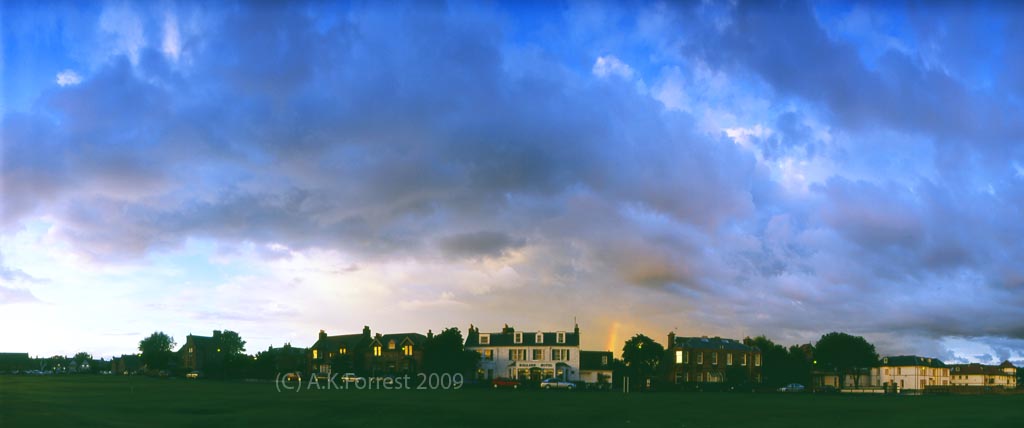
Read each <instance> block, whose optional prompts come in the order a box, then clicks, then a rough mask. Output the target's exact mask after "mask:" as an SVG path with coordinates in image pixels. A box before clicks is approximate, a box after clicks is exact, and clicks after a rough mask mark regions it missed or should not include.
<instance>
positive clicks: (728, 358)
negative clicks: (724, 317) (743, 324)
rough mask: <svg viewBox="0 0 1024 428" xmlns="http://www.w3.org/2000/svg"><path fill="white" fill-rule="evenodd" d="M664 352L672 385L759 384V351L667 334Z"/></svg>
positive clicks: (731, 342) (711, 339)
mask: <svg viewBox="0 0 1024 428" xmlns="http://www.w3.org/2000/svg"><path fill="white" fill-rule="evenodd" d="M666 352H667V353H668V355H667V358H668V363H669V367H668V370H666V374H667V376H668V379H666V381H668V382H669V383H672V384H676V385H688V384H689V385H700V384H707V383H712V384H714V383H727V382H731V383H740V382H748V381H749V382H754V383H760V382H761V350H760V349H758V348H757V347H753V346H747V345H744V344H743V343H742V342H740V341H738V340H735V339H723V338H721V337H707V336H702V337H676V335H675V334H674V333H669V334H668V346H667V347H666Z"/></svg>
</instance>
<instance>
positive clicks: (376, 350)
mask: <svg viewBox="0 0 1024 428" xmlns="http://www.w3.org/2000/svg"><path fill="white" fill-rule="evenodd" d="M373 356H374V357H379V356H380V345H373Z"/></svg>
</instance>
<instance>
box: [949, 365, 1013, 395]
mask: <svg viewBox="0 0 1024 428" xmlns="http://www.w3.org/2000/svg"><path fill="white" fill-rule="evenodd" d="M949 377H950V379H949V383H950V384H951V385H956V386H980V387H989V388H1005V389H1012V388H1016V387H1017V367H1014V365H1013V364H1011V363H1010V362H1009V361H1003V363H1002V364H1000V365H998V366H987V365H983V364H978V363H972V364H953V365H952V366H950V368H949Z"/></svg>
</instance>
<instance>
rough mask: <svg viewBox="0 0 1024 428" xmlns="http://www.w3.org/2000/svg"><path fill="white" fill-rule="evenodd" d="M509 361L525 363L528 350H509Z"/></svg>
mask: <svg viewBox="0 0 1024 428" xmlns="http://www.w3.org/2000/svg"><path fill="white" fill-rule="evenodd" d="M508 359H510V360H512V361H523V360H525V359H526V350H525V349H509V350H508Z"/></svg>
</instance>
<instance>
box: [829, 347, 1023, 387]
mask: <svg viewBox="0 0 1024 428" xmlns="http://www.w3.org/2000/svg"><path fill="white" fill-rule="evenodd" d="M841 377H842V376H840V375H839V374H838V373H836V372H835V371H830V370H816V371H815V372H813V373H812V382H813V384H814V386H817V387H820V386H829V387H833V388H837V389H841V390H850V391H859V390H862V391H869V392H871V391H892V392H904V391H906V392H913V391H924V390H926V389H928V388H932V387H985V388H1002V389H1012V388H1016V387H1017V368H1016V367H1014V365H1013V364H1011V363H1010V362H1009V361H1004V362H1003V363H1002V364H1000V365H998V366H989V365H982V364H978V363H971V364H952V365H947V364H945V363H943V362H942V361H940V360H939V359H937V358H928V357H919V356H916V355H901V356H893V357H883V358H882V359H881V361H879V363H878V366H877V367H865V368H862V369H860V370H857V371H856V372H855V373H852V374H851V375H849V376H846V378H845V380H843V381H840V378H841ZM841 383H842V384H841Z"/></svg>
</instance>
